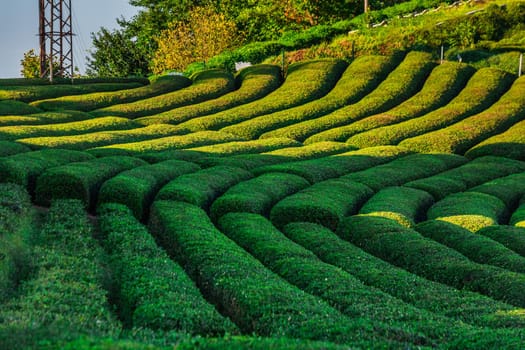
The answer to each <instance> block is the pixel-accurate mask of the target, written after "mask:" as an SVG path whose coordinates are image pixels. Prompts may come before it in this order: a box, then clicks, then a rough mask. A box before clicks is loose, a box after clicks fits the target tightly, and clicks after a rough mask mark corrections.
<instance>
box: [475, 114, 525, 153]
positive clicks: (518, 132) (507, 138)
mask: <svg viewBox="0 0 525 350" xmlns="http://www.w3.org/2000/svg"><path fill="white" fill-rule="evenodd" d="M487 155H495V156H502V157H507V158H514V159H519V160H525V120H523V121H521V122H518V123H516V124H514V125H513V126H512V127H511V128H509V129H508V130H507V131H504V132H502V133H501V134H498V135H495V136H492V137H489V138H488V139H486V140H484V141H482V142H480V143H478V144H477V145H475V146H474V147H472V148H470V149H469V150H468V151H467V152H466V153H465V156H467V157H469V158H476V157H482V156H487Z"/></svg>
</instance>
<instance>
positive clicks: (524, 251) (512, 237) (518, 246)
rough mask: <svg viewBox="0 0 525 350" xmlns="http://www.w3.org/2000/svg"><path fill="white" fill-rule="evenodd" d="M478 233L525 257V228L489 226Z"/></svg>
mask: <svg viewBox="0 0 525 350" xmlns="http://www.w3.org/2000/svg"><path fill="white" fill-rule="evenodd" d="M476 234H479V235H483V236H486V237H488V238H490V239H492V240H494V241H496V242H499V243H501V244H503V245H504V246H505V247H507V248H509V249H511V250H513V251H515V252H516V253H518V254H519V255H521V256H523V257H525V228H524V227H517V226H505V225H498V226H488V227H484V228H482V229H481V230H479V231H478V232H476Z"/></svg>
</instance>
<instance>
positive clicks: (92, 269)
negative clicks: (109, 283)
mask: <svg viewBox="0 0 525 350" xmlns="http://www.w3.org/2000/svg"><path fill="white" fill-rule="evenodd" d="M91 234H92V230H91V225H90V223H89V221H88V219H87V216H86V214H85V212H84V211H83V208H82V204H81V203H80V202H78V201H74V200H73V201H72V200H65V201H57V202H55V203H53V205H52V206H51V209H50V211H49V212H48V214H47V219H46V222H45V224H44V226H43V228H42V231H41V233H40V235H39V237H38V239H37V240H36V242H33V243H34V244H37V243H38V244H39V246H37V247H35V248H34V251H33V256H34V260H35V271H34V273H33V274H32V276H31V278H30V279H28V280H26V281H24V283H23V285H22V286H21V288H20V294H19V295H18V296H17V297H16V298H15V299H13V300H11V301H10V302H8V303H6V304H3V305H2V307H1V308H0V348H2V349H26V348H31V349H36V348H41V347H42V346H45V345H43V344H46V345H47V344H49V343H50V342H51V341H59V340H61V341H68V340H73V339H76V338H78V337H79V336H81V335H83V334H84V335H85V334H88V335H91V336H98V337H117V336H118V335H119V334H120V331H121V326H120V323H119V322H118V321H117V320H116V319H115V317H114V315H113V314H112V313H111V310H110V306H109V305H108V301H107V292H106V291H105V290H104V289H103V287H102V283H103V281H104V277H105V276H104V269H103V268H102V262H103V261H102V260H103V259H102V251H101V249H100V247H99V246H98V244H97V242H96V241H95V240H94V239H93V238H92V237H91ZM79 277H80V278H79Z"/></svg>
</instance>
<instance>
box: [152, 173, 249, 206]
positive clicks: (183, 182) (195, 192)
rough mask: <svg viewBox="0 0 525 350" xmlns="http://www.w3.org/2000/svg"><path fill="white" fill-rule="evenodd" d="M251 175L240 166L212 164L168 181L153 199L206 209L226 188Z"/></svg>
mask: <svg viewBox="0 0 525 350" xmlns="http://www.w3.org/2000/svg"><path fill="white" fill-rule="evenodd" d="M252 177H253V175H252V174H251V173H250V172H249V171H247V170H244V169H241V168H236V167H231V166H222V165H218V166H213V167H210V168H207V169H202V170H200V171H197V172H194V173H191V174H186V175H181V176H179V177H177V178H176V179H174V180H172V181H170V182H169V183H168V184H167V185H165V186H164V187H162V189H161V190H160V191H159V193H158V194H157V196H156V197H155V200H174V201H181V202H186V203H190V204H193V205H196V206H198V207H200V208H202V209H205V210H208V208H209V206H210V205H211V204H212V203H213V201H214V200H215V199H216V198H217V197H219V196H220V195H221V194H223V193H224V192H225V191H226V190H227V189H228V188H230V187H232V186H234V185H236V184H238V183H239V182H241V181H246V180H248V179H250V178H252Z"/></svg>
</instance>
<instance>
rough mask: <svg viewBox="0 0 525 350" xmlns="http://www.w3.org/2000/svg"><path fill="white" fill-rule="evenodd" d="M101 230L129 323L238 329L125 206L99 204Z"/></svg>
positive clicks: (212, 331) (199, 330) (207, 330)
mask: <svg viewBox="0 0 525 350" xmlns="http://www.w3.org/2000/svg"><path fill="white" fill-rule="evenodd" d="M99 214H100V216H99V223H100V230H101V233H102V235H103V237H104V240H103V244H104V248H105V249H106V251H107V252H108V255H109V265H110V268H111V271H112V273H113V275H114V276H115V279H116V282H117V283H116V292H115V293H116V295H115V297H116V304H117V305H118V307H119V315H120V317H121V319H123V321H124V325H125V326H128V327H129V328H133V329H140V328H149V329H153V330H166V331H169V330H177V331H178V332H183V333H189V334H200V335H208V336H209V335H219V334H224V333H226V332H227V333H237V331H236V327H235V326H234V325H233V324H232V322H231V321H230V320H228V319H227V318H224V317H222V316H221V315H220V314H219V313H218V312H217V310H216V309H215V308H214V307H213V306H212V305H210V304H208V302H207V301H206V300H205V299H204V298H203V296H202V295H201V293H200V291H199V289H198V288H197V287H196V286H195V284H194V283H193V281H192V280H191V279H190V278H189V277H188V275H186V272H185V271H184V269H182V268H181V267H180V266H179V265H178V264H176V263H175V262H173V261H172V260H171V259H170V258H169V256H168V254H167V253H166V252H165V251H164V250H163V249H162V248H160V247H159V246H157V244H156V243H155V239H154V238H153V237H152V236H151V235H150V233H149V232H148V230H147V229H146V228H145V227H144V226H142V225H141V224H140V223H139V222H138V221H137V220H136V219H135V217H134V216H133V215H134V214H133V213H132V212H131V210H129V209H128V208H127V207H125V206H124V205H121V204H113V203H111V204H105V205H103V206H101V207H99Z"/></svg>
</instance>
